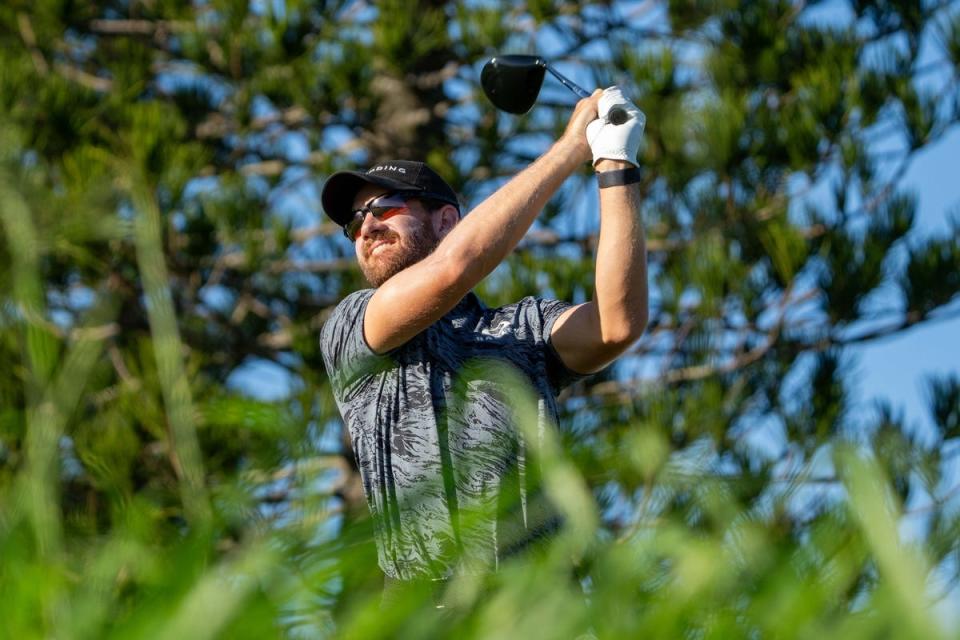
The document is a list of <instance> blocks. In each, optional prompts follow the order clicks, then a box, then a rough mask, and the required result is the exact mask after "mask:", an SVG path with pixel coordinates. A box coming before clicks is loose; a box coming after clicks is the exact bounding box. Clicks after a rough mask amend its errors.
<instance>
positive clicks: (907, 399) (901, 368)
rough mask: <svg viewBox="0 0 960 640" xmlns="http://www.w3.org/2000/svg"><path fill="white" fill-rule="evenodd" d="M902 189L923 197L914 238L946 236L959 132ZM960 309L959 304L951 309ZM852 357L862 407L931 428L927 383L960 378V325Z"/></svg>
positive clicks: (959, 201) (926, 155) (954, 197)
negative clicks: (894, 410) (879, 405)
mask: <svg viewBox="0 0 960 640" xmlns="http://www.w3.org/2000/svg"><path fill="white" fill-rule="evenodd" d="M904 185H905V186H907V187H910V188H912V189H913V190H915V191H916V193H917V195H918V197H919V208H918V215H917V221H916V228H915V229H914V231H913V234H914V236H915V237H919V236H929V235H943V234H946V233H948V232H949V225H948V220H949V219H950V218H949V216H950V215H951V212H952V215H953V216H954V217H956V218H958V219H960V127H957V126H954V127H953V128H952V129H950V130H949V131H948V135H947V136H946V137H945V138H944V139H943V140H941V141H939V142H937V143H934V144H933V145H931V146H930V147H929V148H927V149H924V150H923V151H921V152H920V153H918V154H917V155H916V156H915V159H914V161H913V162H912V164H911V165H910V168H909V170H908V172H907V175H906V176H905V179H904ZM958 306H960V305H958V304H957V303H956V302H955V303H954V304H953V305H951V308H953V309H956V308H958ZM850 353H851V355H853V356H854V357H855V358H856V362H857V366H856V372H857V373H858V374H859V375H856V376H851V377H850V378H849V384H850V385H851V390H853V391H855V392H856V395H857V396H858V397H859V398H860V399H861V403H862V406H866V405H867V404H869V403H870V402H871V401H872V400H874V399H887V400H889V401H890V402H891V404H893V406H894V407H901V408H902V409H903V410H904V412H905V416H906V418H907V420H908V421H909V422H911V423H916V424H920V425H924V426H928V425H930V424H932V423H931V422H930V419H929V416H928V414H927V409H926V406H927V402H926V396H925V393H926V391H925V388H924V380H925V379H926V377H927V376H929V375H931V374H934V373H935V374H938V375H944V374H947V373H953V374H954V375H960V319H954V320H949V321H940V322H930V323H926V324H922V325H920V326H919V327H916V328H913V329H911V330H908V331H905V332H903V333H901V334H898V335H896V336H894V337H892V338H889V339H885V340H878V341H874V342H872V343H869V344H867V345H864V346H860V347H856V348H854V349H851V350H850Z"/></svg>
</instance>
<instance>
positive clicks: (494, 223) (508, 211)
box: [363, 91, 600, 353]
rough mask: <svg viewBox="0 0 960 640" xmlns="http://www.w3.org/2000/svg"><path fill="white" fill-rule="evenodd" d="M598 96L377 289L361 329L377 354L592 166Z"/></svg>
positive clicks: (419, 325)
mask: <svg viewBox="0 0 960 640" xmlns="http://www.w3.org/2000/svg"><path fill="white" fill-rule="evenodd" d="M599 96H600V92H599V91H597V92H596V93H595V94H594V95H593V96H591V97H590V98H585V99H583V100H581V101H580V102H579V103H578V104H577V107H576V109H575V110H574V113H573V115H572V116H571V117H570V121H569V123H568V124H567V128H566V130H565V131H564V134H563V135H562V136H561V137H560V139H559V140H558V141H557V142H556V143H555V144H554V145H553V146H552V147H551V148H550V150H549V151H547V152H546V153H545V154H544V155H542V156H541V157H540V158H538V159H537V160H536V161H535V162H534V163H533V164H531V165H530V166H529V167H527V168H526V169H524V170H523V171H522V172H520V173H519V174H518V175H517V176H516V177H514V178H513V179H512V180H510V182H508V183H507V184H506V185H504V186H503V187H501V188H500V189H498V190H497V191H496V192H495V193H494V194H492V195H491V196H490V197H489V198H487V199H486V200H484V201H483V202H482V203H481V204H480V205H478V206H477V207H476V208H475V209H473V211H471V212H470V214H469V215H468V216H466V217H465V218H464V219H463V220H462V221H461V222H459V223H458V224H456V225H455V226H454V227H453V229H452V230H450V231H449V233H447V234H446V236H445V237H444V238H443V240H442V241H441V242H440V244H439V245H438V247H437V249H436V250H435V251H434V252H433V253H432V254H430V255H429V256H427V257H426V258H424V259H423V260H421V261H420V262H418V263H416V264H414V265H412V266H410V267H409V268H407V269H404V270H403V271H400V272H399V273H397V274H396V275H394V276H393V277H392V278H390V279H389V280H387V281H386V282H385V283H383V285H381V286H380V288H379V289H377V291H376V292H375V293H374V294H373V296H372V297H371V299H370V302H369V303H368V305H367V309H366V313H365V316H364V325H363V328H364V337H365V338H366V340H367V344H368V345H369V346H370V347H371V348H372V349H373V350H374V351H375V352H377V353H385V352H387V351H389V350H391V349H394V348H396V347H399V346H400V345H402V344H404V343H405V342H407V341H408V340H410V339H411V338H413V337H414V336H415V335H417V334H418V333H420V332H421V331H423V330H424V329H426V328H427V327H429V326H430V325H431V324H433V323H434V322H436V321H437V320H439V319H440V318H441V317H443V315H444V314H446V313H447V312H448V311H450V310H451V309H452V308H453V307H454V306H456V304H457V302H459V301H460V300H461V299H462V298H463V296H465V295H466V294H467V293H468V292H469V291H470V290H471V289H472V288H473V287H475V286H476V285H477V284H478V283H479V282H480V281H481V280H482V279H483V278H484V277H486V276H487V275H488V274H489V273H490V272H491V271H493V269H494V268H496V266H497V265H499V264H500V263H501V262H502V261H503V260H504V259H505V258H506V257H507V255H509V253H510V252H511V251H512V250H513V249H514V247H516V245H517V243H518V242H520V240H521V238H523V236H524V234H525V233H526V232H527V230H528V229H529V228H530V225H531V224H532V223H533V221H534V219H535V218H536V217H537V215H538V214H539V213H540V211H541V210H542V209H543V207H544V205H545V204H546V203H547V201H548V200H549V199H550V198H551V197H552V196H553V194H554V193H556V191H557V189H558V188H559V187H560V185H561V184H562V183H563V181H564V180H566V179H567V177H569V176H570V174H572V173H573V172H574V171H575V170H576V169H577V168H578V167H580V166H581V165H582V164H583V163H584V162H587V161H589V159H590V157H591V151H590V146H589V145H588V143H587V139H586V128H587V125H588V124H589V123H590V122H591V121H593V120H595V119H596V117H597V101H598V99H599Z"/></svg>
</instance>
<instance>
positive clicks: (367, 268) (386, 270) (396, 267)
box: [360, 257, 408, 288]
mask: <svg viewBox="0 0 960 640" xmlns="http://www.w3.org/2000/svg"><path fill="white" fill-rule="evenodd" d="M407 266H408V265H406V264H403V263H402V262H399V261H397V260H395V259H394V260H389V259H377V258H376V257H374V258H373V259H372V260H370V261H368V262H367V263H366V264H363V265H360V270H361V271H362V272H363V277H364V278H366V279H367V282H369V283H370V286H371V287H374V288H376V287H379V286H380V285H382V284H383V283H384V282H386V281H387V280H389V279H390V278H392V277H393V276H395V275H397V274H398V273H400V272H401V271H403V270H404V269H406V268H407Z"/></svg>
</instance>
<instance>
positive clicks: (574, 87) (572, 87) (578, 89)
mask: <svg viewBox="0 0 960 640" xmlns="http://www.w3.org/2000/svg"><path fill="white" fill-rule="evenodd" d="M543 66H545V67H546V68H547V71H549V72H550V73H552V74H553V77H554V78H556V79H557V80H559V81H560V83H561V84H562V85H563V86H565V87H566V88H567V89H570V91H573V92H574V93H575V94H577V95H578V96H580V97H581V98H589V97H590V94H589V93H587V91H586V90H585V89H584V88H583V87H581V86H580V85H578V84H577V83H575V82H574V81H572V80H570V79H568V78H566V77H565V76H563V75H562V74H561V73H560V72H559V71H557V70H556V69H554V68H553V66H551V65H549V64H547V63H544V65H543Z"/></svg>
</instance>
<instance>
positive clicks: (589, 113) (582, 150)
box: [560, 89, 603, 162]
mask: <svg viewBox="0 0 960 640" xmlns="http://www.w3.org/2000/svg"><path fill="white" fill-rule="evenodd" d="M601 95H603V91H601V90H600V89H597V90H596V91H594V92H593V95H592V96H590V97H589V98H584V99H583V100H581V101H580V102H578V103H577V106H576V107H575V108H574V110H573V114H572V115H571V116H570V120H569V121H568V122H567V128H566V129H565V130H564V132H563V135H562V136H560V142H561V143H567V144H569V145H570V147H571V148H572V149H573V152H574V153H575V154H576V157H578V158H580V161H581V162H588V161H589V160H590V157H591V151H590V144H589V143H588V142H587V126H588V125H589V124H590V123H591V122H595V121H596V119H597V109H598V103H599V101H600V96H601Z"/></svg>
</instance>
